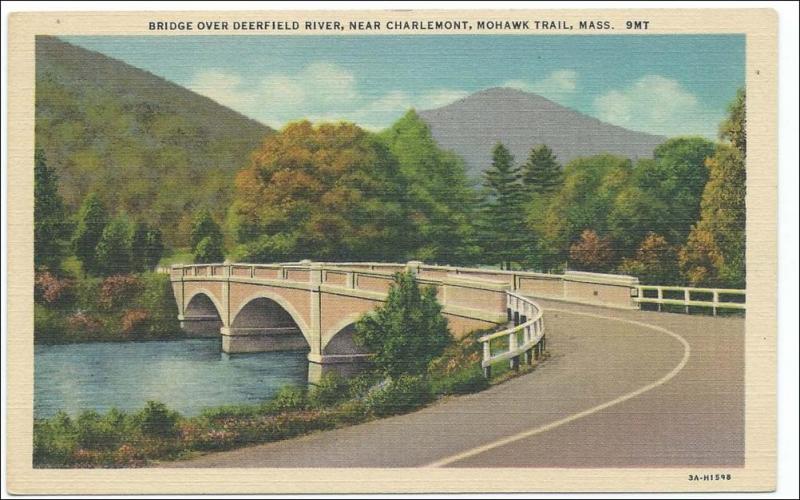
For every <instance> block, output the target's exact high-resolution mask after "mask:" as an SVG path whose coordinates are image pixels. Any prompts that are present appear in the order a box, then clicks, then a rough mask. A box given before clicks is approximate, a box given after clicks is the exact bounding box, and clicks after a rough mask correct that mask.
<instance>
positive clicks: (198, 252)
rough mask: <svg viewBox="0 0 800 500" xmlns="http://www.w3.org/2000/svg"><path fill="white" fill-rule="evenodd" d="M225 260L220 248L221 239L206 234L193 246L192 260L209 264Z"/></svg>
mask: <svg viewBox="0 0 800 500" xmlns="http://www.w3.org/2000/svg"><path fill="white" fill-rule="evenodd" d="M223 260H225V253H224V251H223V249H222V239H221V238H219V237H216V236H206V237H205V238H203V239H202V240H200V242H199V243H198V244H197V246H196V247H195V248H194V261H195V262H196V263H198V264H209V263H212V262H222V261H223Z"/></svg>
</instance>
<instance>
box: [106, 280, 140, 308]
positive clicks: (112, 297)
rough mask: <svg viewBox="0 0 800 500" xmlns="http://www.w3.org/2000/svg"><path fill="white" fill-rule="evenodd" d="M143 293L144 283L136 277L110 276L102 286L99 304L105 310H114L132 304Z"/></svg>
mask: <svg viewBox="0 0 800 500" xmlns="http://www.w3.org/2000/svg"><path fill="white" fill-rule="evenodd" d="M141 291H142V282H141V280H139V278H137V277H136V276H132V275H127V274H126V275H116V276H109V277H108V278H106V279H104V280H103V283H102V285H100V298H99V300H98V299H97V298H96V297H95V300H98V303H99V304H100V306H101V307H102V308H103V309H106V310H112V309H119V308H120V307H122V306H124V305H126V304H130V303H131V302H132V301H133V300H134V299H135V298H136V297H137V296H138V295H139V293H141Z"/></svg>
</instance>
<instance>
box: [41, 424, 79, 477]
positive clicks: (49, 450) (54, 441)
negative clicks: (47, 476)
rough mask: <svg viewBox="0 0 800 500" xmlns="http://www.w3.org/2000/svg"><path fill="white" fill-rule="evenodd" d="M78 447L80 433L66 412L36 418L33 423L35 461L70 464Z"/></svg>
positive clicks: (45, 463) (43, 463) (46, 463)
mask: <svg viewBox="0 0 800 500" xmlns="http://www.w3.org/2000/svg"><path fill="white" fill-rule="evenodd" d="M77 449H78V433H77V431H76V429H75V424H74V423H73V422H72V419H71V418H70V417H69V415H67V414H66V413H64V412H58V413H57V414H56V415H55V416H53V417H51V418H49V419H44V420H36V421H34V424H33V463H34V464H35V465H69V464H70V463H71V459H72V455H73V454H74V453H75V451H76V450H77Z"/></svg>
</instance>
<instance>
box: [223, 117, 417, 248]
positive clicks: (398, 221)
mask: <svg viewBox="0 0 800 500" xmlns="http://www.w3.org/2000/svg"><path fill="white" fill-rule="evenodd" d="M398 170H399V169H398V168H397V162H396V160H395V159H394V157H393V156H392V155H391V154H390V153H389V151H388V149H387V147H386V146H385V145H384V144H383V143H382V142H381V141H380V140H379V139H378V138H377V137H376V136H374V135H373V134H370V133H368V132H366V131H364V130H362V129H361V128H359V127H357V126H356V125H353V124H350V123H339V124H322V125H319V126H313V125H312V124H311V123H310V122H308V121H302V122H297V123H292V124H290V125H287V126H286V127H285V128H284V129H283V130H282V131H281V132H279V133H277V134H274V135H270V136H269V137H267V138H266V139H265V141H264V143H263V144H262V146H261V148H259V149H258V150H257V151H256V152H255V153H254V154H253V157H252V161H251V163H250V166H249V167H247V168H245V169H244V170H242V171H241V172H239V174H238V175H237V178H236V192H235V199H234V203H233V206H232V208H231V212H230V217H229V223H230V225H231V227H232V229H233V231H234V233H235V235H236V239H237V241H238V242H239V247H238V248H237V258H239V259H246V260H250V261H276V260H286V259H292V260H294V259H299V258H311V259H320V260H339V261H342V260H396V259H402V258H404V257H405V256H406V254H407V251H408V247H409V239H410V238H409V237H408V236H409V234H410V228H411V225H410V223H409V219H408V217H407V211H406V208H405V205H406V204H405V203H404V201H405V196H406V194H405V193H406V191H407V188H406V186H405V185H404V182H403V179H402V177H401V176H400V174H399V171H398Z"/></svg>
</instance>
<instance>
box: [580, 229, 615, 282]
mask: <svg viewBox="0 0 800 500" xmlns="http://www.w3.org/2000/svg"><path fill="white" fill-rule="evenodd" d="M569 256H570V264H572V265H574V266H575V267H576V268H577V269H579V270H581V271H594V272H606V271H609V270H610V269H611V268H612V267H613V265H614V247H613V245H612V244H611V240H610V239H609V238H607V237H605V238H604V237H600V236H598V234H597V233H596V232H595V231H594V230H592V229H585V230H584V231H583V232H582V233H581V238H580V240H579V241H577V242H575V243H573V244H572V245H571V246H570V247H569Z"/></svg>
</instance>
